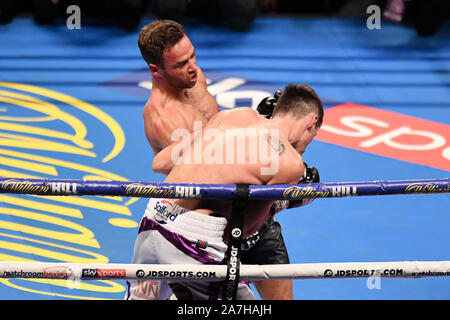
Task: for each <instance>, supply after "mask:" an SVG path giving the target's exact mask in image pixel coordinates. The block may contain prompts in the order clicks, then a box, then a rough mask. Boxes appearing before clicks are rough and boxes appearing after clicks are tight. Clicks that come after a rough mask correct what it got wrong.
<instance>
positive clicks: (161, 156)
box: [152, 143, 178, 176]
mask: <svg viewBox="0 0 450 320" xmlns="http://www.w3.org/2000/svg"><path fill="white" fill-rule="evenodd" d="M176 145H178V143H172V144H171V145H170V146H168V147H166V148H164V149H163V150H161V151H160V152H158V154H156V155H155V157H154V158H153V162H152V170H153V171H154V172H156V173H160V174H164V175H166V176H167V175H168V174H169V173H170V171H171V170H172V169H173V167H174V165H175V163H174V161H172V150H173V149H174V148H175V146H176Z"/></svg>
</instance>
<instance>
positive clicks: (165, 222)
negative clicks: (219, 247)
mask: <svg viewBox="0 0 450 320" xmlns="http://www.w3.org/2000/svg"><path fill="white" fill-rule="evenodd" d="M144 217H148V218H149V219H152V220H154V221H156V222H157V223H159V224H160V225H161V226H162V227H164V228H165V229H167V230H169V231H172V232H175V233H178V234H180V235H182V236H184V237H186V238H188V239H192V240H197V239H199V238H201V239H202V240H205V241H219V240H220V241H223V240H222V236H223V233H224V230H225V227H226V226H227V219H226V218H224V217H213V216H209V215H206V214H202V213H199V212H196V211H189V210H187V209H185V208H183V207H180V206H178V205H176V204H175V203H173V201H171V200H170V199H157V198H151V199H150V200H149V201H148V204H147V208H146V209H145V214H144Z"/></svg>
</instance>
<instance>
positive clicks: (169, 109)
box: [143, 68, 219, 154]
mask: <svg viewBox="0 0 450 320" xmlns="http://www.w3.org/2000/svg"><path fill="white" fill-rule="evenodd" d="M197 75H198V80H197V83H196V84H195V86H193V87H192V88H189V89H185V90H183V91H181V92H179V93H178V94H176V95H173V94H169V93H167V92H165V91H164V90H161V88H158V87H154V88H152V93H151V96H150V98H149V100H148V101H147V103H146V105H145V107H144V111H143V117H144V125H145V136H146V137H147V140H148V142H149V143H150V146H151V147H152V149H153V151H154V153H155V154H156V153H158V152H160V151H161V150H162V149H164V148H165V147H167V146H168V145H170V144H172V143H173V142H174V141H173V140H172V139H171V136H172V133H173V132H174V131H175V130H176V129H186V130H187V131H189V132H193V131H194V123H195V121H201V123H202V126H205V125H206V123H207V122H208V121H209V119H210V118H211V117H212V116H213V115H215V114H216V113H217V112H219V107H218V105H217V103H216V100H215V99H214V97H213V96H212V95H211V94H210V93H209V92H208V90H207V83H206V79H205V76H204V75H203V72H202V71H201V69H200V68H198V71H197Z"/></svg>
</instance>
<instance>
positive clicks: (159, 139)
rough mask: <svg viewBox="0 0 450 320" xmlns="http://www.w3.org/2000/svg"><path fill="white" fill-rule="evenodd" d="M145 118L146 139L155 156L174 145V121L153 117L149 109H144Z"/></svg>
mask: <svg viewBox="0 0 450 320" xmlns="http://www.w3.org/2000/svg"><path fill="white" fill-rule="evenodd" d="M143 117H144V131H145V137H146V138H147V141H148V142H149V144H150V146H151V147H152V149H153V152H154V153H155V154H157V153H158V152H160V151H161V150H162V149H164V148H165V147H167V146H169V145H170V144H172V143H173V141H172V138H171V136H172V132H173V131H174V130H175V129H176V127H175V124H174V123H173V121H168V120H167V119H165V118H163V117H156V116H154V115H152V114H151V112H150V110H149V108H145V109H144V112H143Z"/></svg>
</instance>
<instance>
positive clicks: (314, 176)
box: [272, 163, 320, 214]
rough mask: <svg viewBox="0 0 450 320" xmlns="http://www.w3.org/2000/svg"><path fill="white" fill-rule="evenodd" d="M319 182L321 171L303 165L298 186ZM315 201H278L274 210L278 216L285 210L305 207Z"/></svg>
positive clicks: (274, 205) (312, 199)
mask: <svg viewBox="0 0 450 320" xmlns="http://www.w3.org/2000/svg"><path fill="white" fill-rule="evenodd" d="M317 182H320V175H319V171H318V170H317V169H316V168H315V167H312V166H308V165H307V164H306V163H303V176H302V177H301V178H300V180H299V181H298V183H297V184H308V183H317ZM313 201H314V198H311V199H301V200H277V201H276V202H275V203H274V204H273V206H272V210H273V212H274V214H276V213H279V212H280V211H282V210H284V209H292V208H297V207H301V206H305V205H307V204H310V203H311V202H313Z"/></svg>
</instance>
